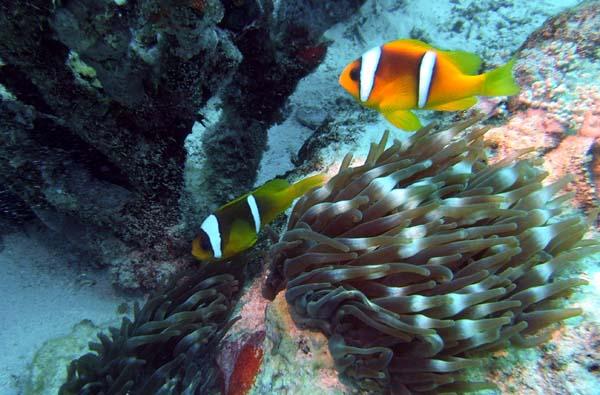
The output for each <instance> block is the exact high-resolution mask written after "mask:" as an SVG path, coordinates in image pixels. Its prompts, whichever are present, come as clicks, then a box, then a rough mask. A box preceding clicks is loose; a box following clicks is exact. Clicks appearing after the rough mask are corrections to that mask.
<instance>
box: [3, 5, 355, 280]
mask: <svg viewBox="0 0 600 395" xmlns="http://www.w3.org/2000/svg"><path fill="white" fill-rule="evenodd" d="M361 3H362V1H359V0H352V1H351V0H348V1H343V2H339V4H338V3H336V4H335V5H333V4H329V3H327V4H324V3H323V4H321V3H319V2H312V1H299V2H298V1H277V2H273V1H270V0H253V1H242V2H240V1H219V0H205V1H175V0H142V1H111V0H100V1H98V0H78V1H70V0H64V1H52V2H50V1H46V0H44V1H42V0H33V1H28V2H2V5H0V87H1V88H0V94H1V97H2V106H1V107H0V128H2V130H3V133H2V134H1V135H0V181H1V183H2V185H3V188H6V189H7V192H8V193H2V194H0V199H1V200H0V205H1V207H7V208H9V209H10V210H11V211H14V212H15V213H16V212H19V213H23V216H22V217H24V218H31V217H34V216H37V217H39V218H40V219H41V220H42V222H43V223H44V224H46V225H48V226H49V227H50V228H52V229H56V230H57V231H64V232H65V233H67V234H65V236H66V237H67V239H71V240H72V241H74V244H76V245H78V246H79V247H80V248H83V249H86V250H88V252H91V253H93V254H95V255H96V261H97V262H98V263H99V264H101V265H112V266H115V267H116V270H114V271H113V272H115V273H120V275H119V276H116V277H115V278H114V281H115V283H116V284H117V285H120V286H122V287H124V288H139V287H144V288H149V287H154V286H156V284H157V282H158V280H157V277H159V278H166V277H167V276H168V274H170V273H171V272H173V271H175V269H176V268H178V267H181V266H185V264H186V262H185V259H184V260H182V259H180V257H182V256H186V255H188V253H189V251H188V249H189V246H188V244H187V240H189V238H190V233H191V228H192V226H193V225H195V224H196V222H195V221H197V220H198V219H197V216H198V215H200V214H202V215H203V214H206V212H207V211H208V210H209V209H210V208H211V207H213V206H215V205H218V204H220V203H222V202H223V201H227V200H229V198H230V197H231V196H230V195H232V194H233V195H237V194H238V193H239V191H240V190H244V189H246V188H247V187H249V186H251V184H252V181H253V179H254V177H255V173H256V170H257V166H258V163H259V160H260V157H261V155H262V152H263V150H264V148H265V144H266V131H267V128H268V127H269V126H270V125H271V124H272V123H273V122H274V121H275V120H276V119H277V116H278V112H279V110H280V108H281V106H282V105H283V103H284V102H285V100H286V98H287V96H289V94H290V93H291V92H292V91H293V89H294V87H295V86H296V84H297V82H298V80H300V79H301V78H302V77H304V76H305V75H306V74H307V73H309V72H310V71H311V70H312V69H314V68H315V67H316V65H318V63H319V62H320V61H321V59H322V57H323V55H324V53H325V51H326V45H325V44H324V43H322V42H321V41H320V40H321V38H320V37H321V33H322V32H323V31H324V30H325V29H326V28H327V27H328V26H330V25H331V24H333V23H335V22H337V21H338V20H340V19H343V18H345V17H347V16H348V15H350V14H351V13H352V10H353V9H355V8H356V7H358V6H360V4H361ZM321 11H323V12H321ZM306 13H308V14H310V15H313V17H312V18H302V19H298V18H293V17H295V16H297V15H299V14H306ZM309 32H310V33H309ZM209 102H218V103H219V108H220V109H221V110H220V112H219V116H218V117H216V118H211V117H210V116H209V115H210V114H207V116H206V117H204V115H203V114H199V113H198V110H199V109H203V108H205V106H206V105H207V103H209ZM206 120H209V121H210V120H213V122H212V123H211V122H204V121H206ZM196 121H199V122H204V123H205V124H206V130H204V131H203V132H202V133H199V134H194V135H193V136H192V137H193V138H197V139H198V140H199V141H197V142H194V143H190V144H184V143H185V140H186V137H187V136H188V135H189V134H190V132H191V130H192V127H193V125H194V124H195V123H196ZM189 147H201V149H199V150H197V151H194V152H191V151H189V150H186V148H189ZM187 171H189V172H191V174H192V177H193V178H194V179H195V180H196V183H195V184H194V185H195V186H197V187H196V188H190V184H189V183H187V182H184V176H185V174H184V173H185V172H187ZM20 218H21V216H20V215H17V216H16V218H13V220H14V221H13V222H18V221H19V220H20ZM3 221H4V218H3ZM65 223H69V224H75V225H76V226H75V228H76V230H71V227H65V226H63V225H64V224H65ZM79 236H81V237H83V238H84V239H85V240H84V242H78V241H81V239H78V237H79ZM92 239H94V240H92ZM105 240H111V243H112V240H116V241H118V242H119V243H121V244H122V245H121V247H122V248H120V251H121V252H120V253H119V257H117V258H115V257H114V256H112V255H114V252H115V251H114V250H111V249H108V250H110V251H107V249H106V248H105V247H104V241H105ZM112 245H114V243H112ZM168 265H171V266H172V268H171V269H169V268H167V267H166V266H168ZM156 273H162V275H161V276H156Z"/></svg>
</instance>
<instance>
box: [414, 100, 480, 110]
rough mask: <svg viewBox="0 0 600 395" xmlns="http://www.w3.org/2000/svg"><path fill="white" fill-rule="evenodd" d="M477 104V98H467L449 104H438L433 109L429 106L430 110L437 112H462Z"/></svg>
mask: <svg viewBox="0 0 600 395" xmlns="http://www.w3.org/2000/svg"><path fill="white" fill-rule="evenodd" d="M475 104H477V98H476V97H475V96H470V97H466V98H464V99H460V100H455V101H451V102H449V103H444V104H438V105H436V106H433V107H429V106H427V107H426V108H427V109H428V110H437V111H462V110H466V109H467V108H471V107H473V106H474V105H475Z"/></svg>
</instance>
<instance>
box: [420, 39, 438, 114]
mask: <svg viewBox="0 0 600 395" xmlns="http://www.w3.org/2000/svg"><path fill="white" fill-rule="evenodd" d="M435 61H436V54H435V52H433V51H427V52H425V55H423V57H422V58H421V65H420V66H419V99H418V102H417V106H418V107H419V108H423V107H425V105H426V104H427V99H429V90H430V88H431V79H432V78H433V70H434V69H435Z"/></svg>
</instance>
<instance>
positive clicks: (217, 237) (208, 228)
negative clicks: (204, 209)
mask: <svg viewBox="0 0 600 395" xmlns="http://www.w3.org/2000/svg"><path fill="white" fill-rule="evenodd" d="M200 228H201V229H202V230H203V231H204V232H205V233H206V234H207V235H208V240H209V241H210V246H211V247H212V250H213V256H214V257H215V258H221V256H222V255H223V252H222V250H221V231H220V230H219V220H218V219H217V217H216V216H215V215H214V214H211V215H209V216H208V217H206V219H205V220H204V222H202V225H201V226H200Z"/></svg>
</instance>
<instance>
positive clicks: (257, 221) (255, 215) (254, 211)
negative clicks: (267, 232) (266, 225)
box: [246, 194, 260, 234]
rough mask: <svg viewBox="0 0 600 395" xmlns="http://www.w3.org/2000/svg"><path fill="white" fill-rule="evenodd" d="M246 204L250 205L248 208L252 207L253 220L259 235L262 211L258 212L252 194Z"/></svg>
mask: <svg viewBox="0 0 600 395" xmlns="http://www.w3.org/2000/svg"><path fill="white" fill-rule="evenodd" d="M246 202H247V203H248V207H250V212H251V213H252V219H253V220H254V228H255V229H256V234H258V232H260V211H259V210H258V205H257V204H256V199H254V196H252V194H249V195H248V197H247V198H246Z"/></svg>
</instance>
